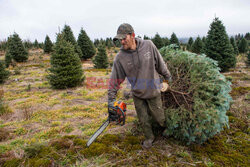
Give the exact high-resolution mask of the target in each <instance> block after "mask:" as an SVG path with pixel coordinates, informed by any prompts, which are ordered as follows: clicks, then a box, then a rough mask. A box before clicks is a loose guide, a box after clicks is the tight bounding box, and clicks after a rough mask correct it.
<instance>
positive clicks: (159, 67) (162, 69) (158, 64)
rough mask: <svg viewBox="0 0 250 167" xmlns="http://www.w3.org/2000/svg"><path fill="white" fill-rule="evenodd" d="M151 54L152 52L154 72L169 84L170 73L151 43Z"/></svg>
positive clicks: (170, 79)
mask: <svg viewBox="0 0 250 167" xmlns="http://www.w3.org/2000/svg"><path fill="white" fill-rule="evenodd" d="M152 45H153V46H152V47H153V52H154V59H155V68H156V71H157V72H158V73H159V74H160V75H162V76H163V77H164V80H167V81H169V82H171V81H172V77H171V73H170V72H169V70H168V67H167V63H165V62H164V60H163V58H162V56H161V54H160V52H159V51H158V49H157V48H156V46H155V45H154V44H153V42H152Z"/></svg>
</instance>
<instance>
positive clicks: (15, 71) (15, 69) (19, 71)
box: [14, 66, 22, 75]
mask: <svg viewBox="0 0 250 167" xmlns="http://www.w3.org/2000/svg"><path fill="white" fill-rule="evenodd" d="M21 69H22V68H21V67H20V66H18V67H15V68H14V75H20V74H21Z"/></svg>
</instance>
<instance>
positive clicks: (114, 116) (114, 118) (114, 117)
mask: <svg viewBox="0 0 250 167" xmlns="http://www.w3.org/2000/svg"><path fill="white" fill-rule="evenodd" d="M113 107H114V101H112V102H108V112H109V120H110V121H111V122H112V121H117V120H118V114H117V112H116V111H115V110H114V109H113Z"/></svg>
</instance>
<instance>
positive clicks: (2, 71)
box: [0, 60, 10, 84]
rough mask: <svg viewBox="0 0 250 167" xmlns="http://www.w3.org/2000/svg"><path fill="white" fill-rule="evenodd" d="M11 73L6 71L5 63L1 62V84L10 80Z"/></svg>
mask: <svg viewBox="0 0 250 167" xmlns="http://www.w3.org/2000/svg"><path fill="white" fill-rule="evenodd" d="M9 75H10V72H9V71H8V70H6V69H5V65H4V62H3V61H1V60H0V84H1V83H4V81H5V80H6V79H8V77H9Z"/></svg>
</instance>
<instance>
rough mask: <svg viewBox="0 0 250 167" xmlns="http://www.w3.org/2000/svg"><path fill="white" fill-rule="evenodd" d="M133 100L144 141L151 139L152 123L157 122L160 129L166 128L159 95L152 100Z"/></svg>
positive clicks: (152, 134)
mask: <svg viewBox="0 0 250 167" xmlns="http://www.w3.org/2000/svg"><path fill="white" fill-rule="evenodd" d="M133 99H134V104H135V109H136V113H137V116H138V118H139V122H140V124H141V127H142V129H143V133H144V135H145V137H146V139H153V138H154V133H153V130H152V123H153V122H157V123H158V124H159V125H160V126H161V127H166V125H165V114H164V110H163V108H162V100H161V96H160V95H159V96H157V97H154V98H152V99H140V98H138V97H136V96H133Z"/></svg>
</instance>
